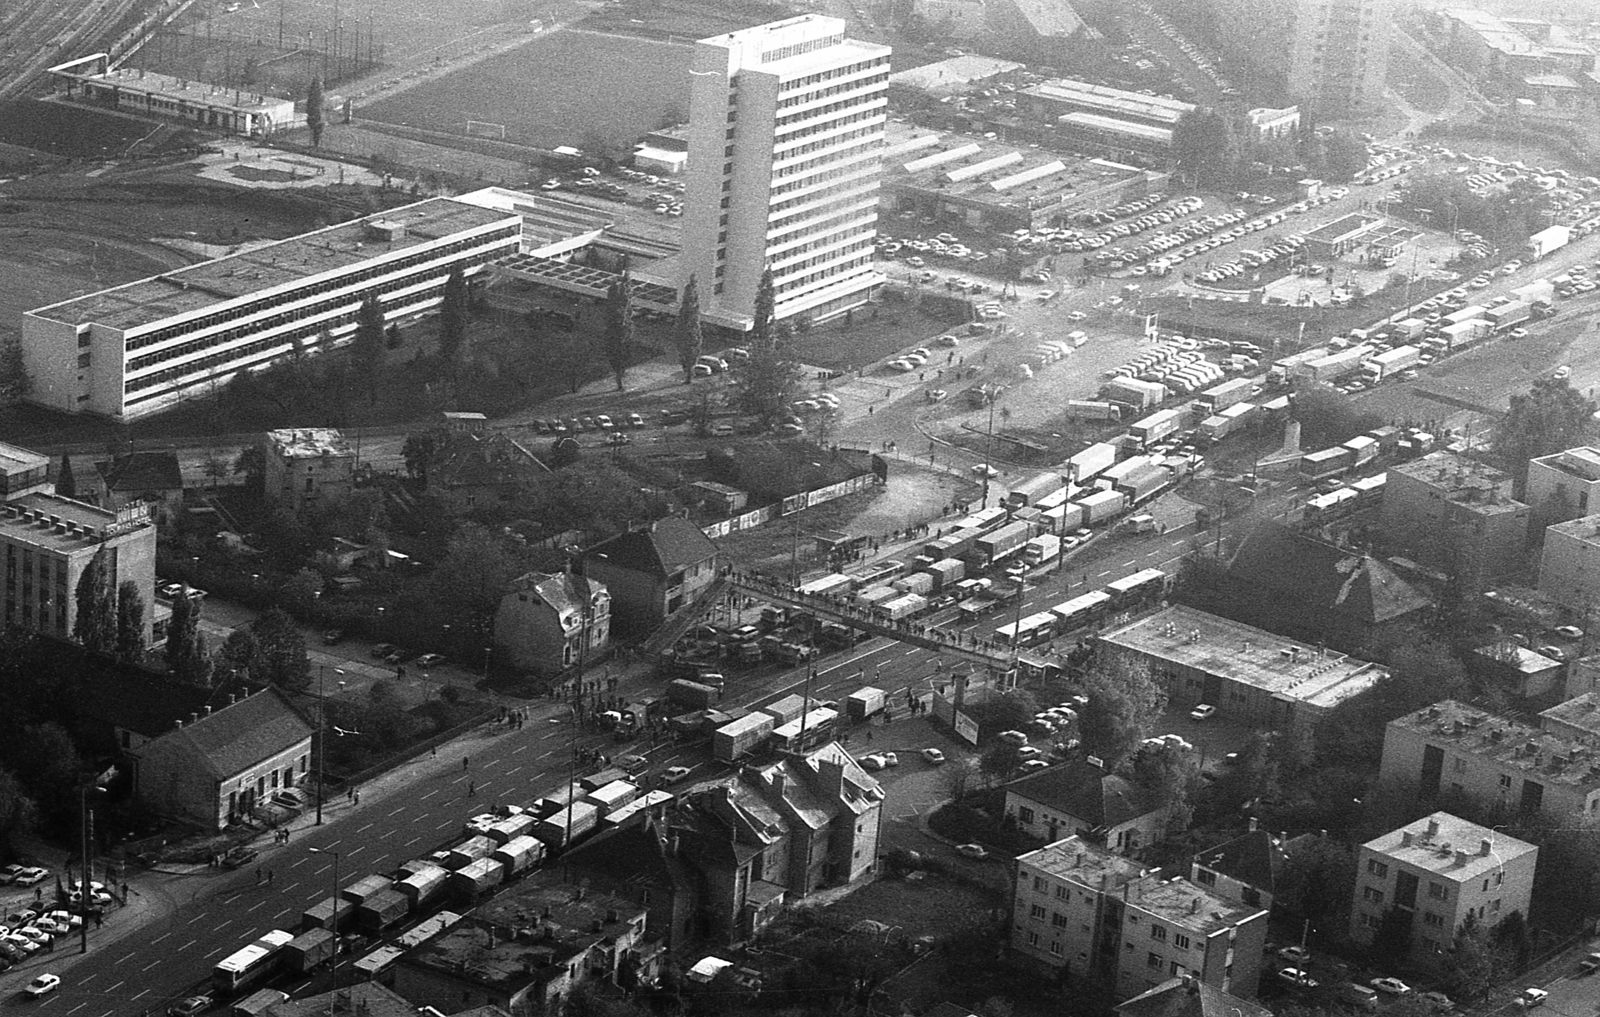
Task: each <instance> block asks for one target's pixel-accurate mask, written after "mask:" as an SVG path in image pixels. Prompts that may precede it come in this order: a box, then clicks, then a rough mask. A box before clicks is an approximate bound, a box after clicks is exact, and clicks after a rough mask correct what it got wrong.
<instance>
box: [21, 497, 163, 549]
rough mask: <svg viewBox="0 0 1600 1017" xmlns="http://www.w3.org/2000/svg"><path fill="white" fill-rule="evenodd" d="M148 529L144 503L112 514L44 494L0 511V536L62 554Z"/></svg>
mask: <svg viewBox="0 0 1600 1017" xmlns="http://www.w3.org/2000/svg"><path fill="white" fill-rule="evenodd" d="M56 523H61V524H63V525H61V526H57V525H56ZM149 525H150V506H149V504H148V503H146V502H132V503H130V504H128V505H126V506H124V507H122V508H119V509H115V510H113V509H103V508H99V507H98V506H95V505H89V504H86V503H84V502H81V501H75V500H74V499H72V498H63V497H61V496H60V495H57V494H45V493H43V492H34V493H32V494H25V495H23V496H22V497H20V498H13V499H12V500H11V501H8V502H6V503H5V506H4V511H0V534H4V535H6V536H10V537H12V538H14V539H16V540H18V541H19V542H22V543H27V544H33V545H35V546H38V547H46V548H50V549H52V550H56V551H62V552H68V551H75V550H81V549H83V548H92V547H94V546H95V544H96V543H98V542H99V541H100V540H101V539H102V538H106V539H109V538H111V537H114V536H118V535H120V534H122V533H126V532H129V531H131V530H136V529H140V528H141V527H145V526H149Z"/></svg>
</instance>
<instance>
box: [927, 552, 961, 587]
mask: <svg viewBox="0 0 1600 1017" xmlns="http://www.w3.org/2000/svg"><path fill="white" fill-rule="evenodd" d="M928 574H929V575H931V576H933V580H934V582H933V588H934V589H936V590H944V589H946V588H947V587H951V586H954V585H955V584H956V583H959V582H961V580H962V579H964V578H966V575H967V563H966V562H964V561H962V560H961V559H960V558H941V559H939V560H938V561H936V562H934V563H933V564H932V565H929V566H928Z"/></svg>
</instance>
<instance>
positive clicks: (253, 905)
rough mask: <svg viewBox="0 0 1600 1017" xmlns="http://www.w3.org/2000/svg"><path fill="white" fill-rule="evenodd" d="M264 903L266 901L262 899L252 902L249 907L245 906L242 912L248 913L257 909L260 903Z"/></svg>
mask: <svg viewBox="0 0 1600 1017" xmlns="http://www.w3.org/2000/svg"><path fill="white" fill-rule="evenodd" d="M265 903H266V901H264V900H258V901H256V902H255V903H254V904H252V905H250V906H249V907H247V908H245V909H244V912H245V914H250V913H251V912H253V911H256V910H257V909H259V908H260V907H261V905H263V904H265Z"/></svg>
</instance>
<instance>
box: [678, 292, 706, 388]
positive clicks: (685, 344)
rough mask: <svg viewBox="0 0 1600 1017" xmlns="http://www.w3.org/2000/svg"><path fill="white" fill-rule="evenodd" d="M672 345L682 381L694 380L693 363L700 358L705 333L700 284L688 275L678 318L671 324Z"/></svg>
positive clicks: (679, 305) (686, 382) (687, 382)
mask: <svg viewBox="0 0 1600 1017" xmlns="http://www.w3.org/2000/svg"><path fill="white" fill-rule="evenodd" d="M672 345H673V346H674V348H676V349H677V351H678V363H679V364H680V365H681V366H682V367H683V383H684V384H685V385H687V384H689V383H690V382H691V381H693V380H694V364H695V361H696V360H698V359H700V351H701V349H702V348H703V347H704V346H705V335H704V333H703V332H702V331H701V329H700V284H699V282H698V281H697V280H696V278H695V277H694V276H693V275H691V276H689V282H688V284H687V285H686V286H684V288H683V299H682V300H680V301H679V302H678V320H677V321H676V322H675V323H674V324H673V326H672Z"/></svg>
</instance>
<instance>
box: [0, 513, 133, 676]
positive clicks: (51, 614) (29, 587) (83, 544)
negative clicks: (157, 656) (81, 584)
mask: <svg viewBox="0 0 1600 1017" xmlns="http://www.w3.org/2000/svg"><path fill="white" fill-rule="evenodd" d="M101 549H104V550H105V551H106V561H107V562H108V563H109V565H110V568H111V587H112V589H116V588H118V587H119V586H121V584H122V583H124V582H129V581H131V582H132V583H133V584H134V586H135V587H137V588H138V590H139V592H140V594H141V596H143V598H144V603H145V613H144V637H145V645H147V646H148V645H151V642H152V635H153V629H152V623H153V622H154V621H155V616H156V613H157V612H156V611H155V609H154V600H153V598H154V596H155V584H156V527H155V524H154V523H153V522H152V521H151V518H150V507H149V506H148V505H147V504H144V503H134V504H129V505H125V506H123V507H122V508H119V509H114V510H113V509H103V508H96V507H95V506H93V505H86V504H84V503H83V502H81V501H74V500H73V499H71V498H62V497H60V496H59V495H55V494H42V493H39V492H34V493H31V494H25V495H22V496H21V497H19V498H15V499H12V500H11V501H8V502H6V503H5V504H4V505H3V506H0V561H3V562H4V567H5V587H4V591H3V603H4V614H3V615H0V619H3V621H4V623H5V624H6V625H16V626H19V627H21V628H24V629H28V630H30V631H33V632H39V633H43V634H44V635H47V636H54V637H55V638H57V639H67V638H70V637H71V635H72V629H73V626H74V625H75V624H76V622H77V617H78V602H77V598H76V597H75V596H74V594H75V592H76V591H77V589H78V580H79V579H80V578H82V576H83V570H84V569H85V568H87V567H88V565H89V562H90V561H91V560H93V558H94V556H95V555H96V554H98V553H99V552H100V551H101Z"/></svg>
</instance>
